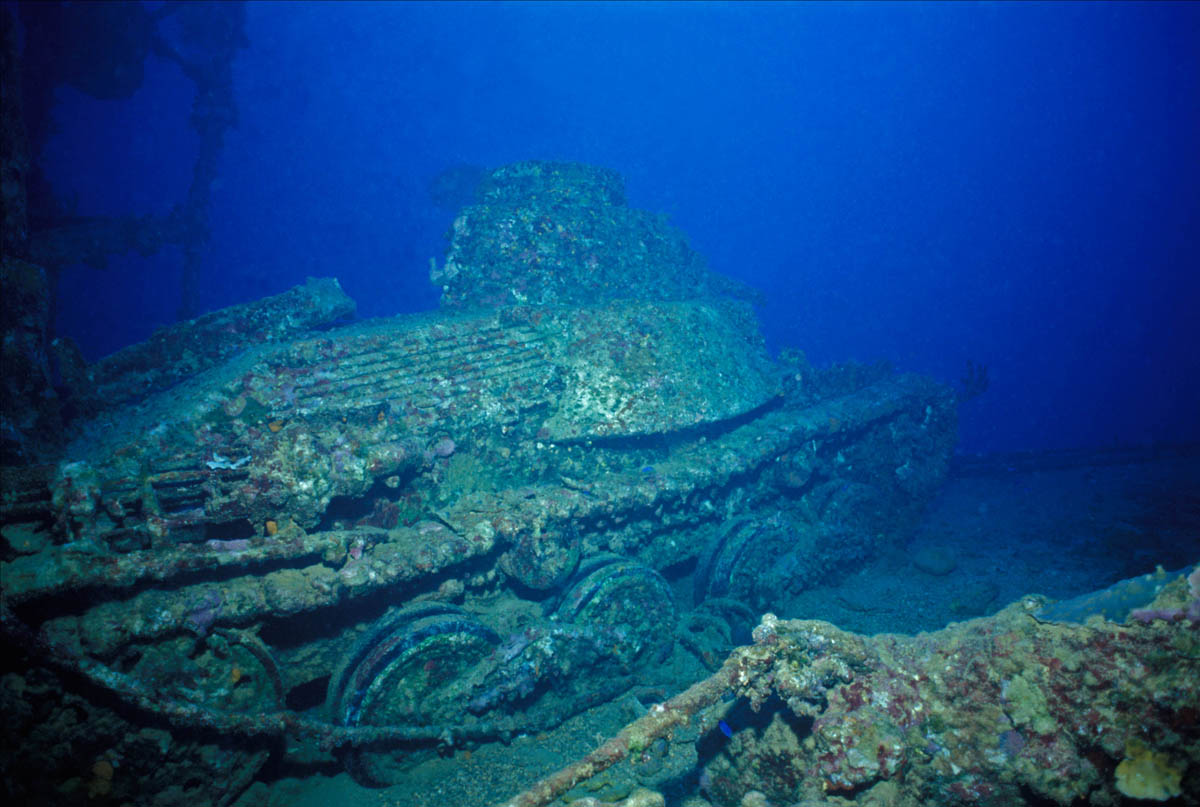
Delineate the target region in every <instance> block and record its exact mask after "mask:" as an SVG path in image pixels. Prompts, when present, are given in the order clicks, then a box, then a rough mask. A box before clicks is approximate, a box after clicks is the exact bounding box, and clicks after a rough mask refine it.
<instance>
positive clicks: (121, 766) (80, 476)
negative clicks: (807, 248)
mask: <svg viewBox="0 0 1200 807" xmlns="http://www.w3.org/2000/svg"><path fill="white" fill-rule="evenodd" d="M432 276H433V280H434V281H435V282H436V283H438V284H439V285H441V287H442V291H443V305H442V307H441V309H440V310H439V311H437V312H430V313H427V314H421V315H414V316H403V317H397V318H394V319H385V320H376V321H367V322H348V323H347V324H339V323H340V322H345V321H346V320H347V317H348V315H349V314H350V313H351V312H352V311H353V303H352V302H351V301H350V300H349V299H348V298H346V297H345V295H344V294H343V293H342V292H341V290H340V288H339V287H338V285H337V283H336V281H333V280H311V281H310V282H309V283H308V284H307V285H305V286H302V287H298V288H296V289H293V290H292V291H289V292H287V293H285V294H283V295H280V296H278V297H274V298H268V299H265V300H262V301H260V302H257V303H251V304H246V305H241V306H235V307H233V308H230V309H225V310H222V311H218V312H213V313H210V314H207V315H204V316H202V317H200V318H199V319H196V320H190V321H186V322H182V323H179V324H178V325H175V326H172V327H170V328H167V329H165V330H163V331H160V332H159V333H157V334H155V335H154V336H153V337H152V338H151V339H150V340H149V341H148V342H147V343H144V344H141V345H136V346H132V347H130V348H127V349H125V350H123V351H121V352H119V353H117V354H114V355H113V356H111V357H108V358H106V359H104V360H102V361H100V362H97V363H96V364H94V365H90V366H89V365H80V366H78V367H77V370H76V371H75V372H74V373H73V374H72V375H71V376H70V379H69V381H70V383H69V385H68V387H67V392H66V393H64V395H65V396H66V400H67V402H68V404H69V406H70V407H71V408H72V410H73V411H76V412H78V413H80V416H79V417H78V418H77V419H76V420H75V421H74V422H73V423H72V426H71V430H70V433H69V439H68V440H67V441H66V442H65V446H64V447H63V449H62V450H61V453H60V454H59V456H58V457H57V459H56V460H55V461H52V462H38V463H25V464H15V465H9V466H6V467H5V468H4V469H3V482H4V501H3V507H2V509H0V521H2V522H3V525H2V526H3V538H4V544H3V552H4V554H3V567H2V572H3V579H4V602H3V624H4V628H5V637H6V640H7V641H8V642H10V643H12V644H14V645H15V646H16V647H17V648H19V649H20V651H21V653H23V654H24V655H23V657H22V661H21V662H20V663H19V664H18V665H17V666H15V667H10V669H11V670H12V672H10V676H15V677H13V678H11V685H10V686H7V687H6V688H5V690H4V691H5V697H6V713H8V714H12V715H15V716H16V718H15V719H14V720H12V721H9V722H8V726H7V727H6V731H8V732H14V734H13V735H12V736H10V738H9V742H7V743H6V745H7V746H8V747H13V748H17V749H18V750H17V751H16V752H15V757H16V759H15V760H14V761H15V762H18V763H19V762H20V761H21V760H25V759H32V758H33V757H36V758H37V760H38V770H39V776H38V777H37V779H36V781H27V782H23V781H20V780H19V779H18V780H16V781H14V782H12V783H10V787H11V788H13V789H14V792H17V793H20V794H22V795H26V796H33V795H39V794H40V795H45V793H44V792H42V791H43V790H45V789H47V788H51V789H54V792H55V793H58V794H60V795H61V793H62V792H63V791H62V786H63V782H68V781H73V782H74V785H73V788H74V789H73V790H72V789H71V788H70V787H68V788H67V792H68V793H69V794H73V795H74V796H77V797H78V798H79V799H80V800H81V801H88V799H89V798H90V801H88V803H92V804H95V803H100V802H98V801H97V799H100V800H109V801H111V802H112V803H121V802H122V801H124V800H127V799H128V798H129V797H130V796H131V794H132V793H133V792H134V791H133V789H134V788H136V791H137V792H139V793H146V792H155V791H159V793H160V795H159V797H160V799H166V800H167V801H170V799H172V798H176V799H178V800H179V801H181V802H183V801H186V802H187V803H189V804H203V803H210V804H222V803H228V802H229V801H230V800H231V799H232V798H233V797H235V796H236V795H237V793H238V792H239V791H240V790H241V788H242V787H244V785H245V783H246V782H248V781H249V780H250V779H251V778H252V777H253V776H254V775H255V772H256V771H257V770H258V768H259V766H260V765H262V763H263V761H264V760H265V759H266V758H267V757H268V755H269V754H270V753H272V752H273V751H275V752H278V750H279V744H278V743H279V739H280V738H281V737H282V736H284V735H288V736H291V737H293V738H306V739H307V740H308V741H309V742H308V743H307V745H306V746H305V748H306V749H307V750H306V752H305V753H311V754H316V755H318V756H319V755H321V754H325V755H326V757H328V756H329V755H330V754H334V755H336V756H337V758H338V759H340V760H341V761H342V762H343V763H344V764H345V765H346V766H347V768H348V769H349V770H350V771H351V772H352V773H353V775H354V776H355V778H357V779H358V780H359V781H360V782H362V783H364V784H367V785H387V784H389V783H392V782H394V781H397V779H398V778H400V777H403V776H404V773H405V770H406V769H407V766H409V765H410V764H411V763H412V760H414V759H419V758H421V755H422V754H427V753H431V752H432V750H436V748H438V747H439V746H441V747H446V746H454V745H455V744H462V743H487V742H492V741H496V740H504V739H506V738H508V737H511V736H513V735H514V734H516V733H522V732H532V731H540V730H544V729H548V728H552V727H554V726H556V725H558V724H560V723H561V722H562V721H563V720H565V719H567V718H568V717H570V716H571V715H572V714H575V713H577V712H579V711H580V710H583V709H585V708H587V707H589V706H591V705H593V704H596V703H601V702H604V701H606V700H608V699H611V698H613V697H616V696H617V695H619V694H621V693H623V692H625V691H627V690H629V688H630V687H631V686H634V685H635V683H636V682H637V681H638V680H639V675H640V671H642V670H643V669H645V667H646V665H654V664H656V663H658V662H660V661H661V660H662V659H664V658H665V657H667V656H668V655H669V654H671V653H672V652H673V651H675V649H676V644H677V642H680V643H682V645H681V647H682V648H683V650H684V651H685V652H692V653H694V654H695V655H696V656H697V657H699V658H702V660H703V661H704V663H705V664H707V665H709V666H710V668H715V667H716V666H718V665H719V663H720V657H721V656H722V655H723V654H724V652H725V651H726V649H727V646H726V645H714V646H709V645H706V644H705V641H706V640H705V639H703V638H702V637H704V636H706V635H707V634H706V632H705V629H706V626H709V627H711V626H713V625H716V626H717V627H716V633H717V634H719V635H722V636H724V637H725V639H726V640H729V639H731V638H732V637H733V636H735V635H736V634H737V633H738V632H739V631H742V632H748V630H749V628H750V627H751V626H752V625H753V623H754V622H755V621H756V620H755V618H754V614H755V613H757V612H758V611H759V610H760V609H761V608H763V607H764V606H766V605H769V603H770V602H771V601H772V598H773V597H775V596H777V594H778V593H779V592H781V591H786V590H789V589H792V590H797V589H800V588H803V587H805V586H807V585H810V584H812V582H813V581H815V580H817V579H819V578H820V576H821V575H823V574H825V573H827V572H828V571H829V570H831V569H833V568H835V567H837V566H839V565H846V564H853V563H854V562H856V561H857V560H859V559H861V558H863V557H865V556H867V555H869V554H870V553H871V552H872V551H873V550H874V549H875V548H877V547H879V546H880V545H881V544H884V543H886V542H891V541H896V540H897V539H899V538H900V536H902V535H903V534H905V532H906V531H907V530H908V529H909V528H910V527H911V525H912V524H913V523H914V521H915V519H916V518H917V517H918V515H919V513H920V511H921V508H922V506H923V503H924V502H925V501H926V500H927V499H928V497H929V496H930V495H932V493H933V492H934V491H936V490H937V488H938V486H939V484H940V482H941V480H942V479H943V476H944V474H945V472H946V468H947V462H948V459H949V456H950V454H951V451H952V448H953V445H954V440H955V422H956V421H955V397H954V395H953V393H952V392H951V391H950V390H949V389H948V388H946V387H944V386H942V385H940V384H938V383H935V382H933V381H931V380H929V379H926V378H922V377H918V376H911V375H897V374H894V373H893V372H891V370H890V369H889V368H887V367H881V366H872V367H867V366H858V365H847V366H842V367H835V368H832V369H828V370H814V369H813V368H812V367H810V366H809V365H808V364H807V363H806V362H805V361H804V360H803V357H802V356H801V355H799V354H794V355H788V356H785V357H784V358H782V359H778V360H777V359H773V358H772V357H770V356H769V355H768V354H767V352H766V351H765V349H764V347H763V344H762V341H761V338H760V337H759V334H758V330H757V324H756V320H755V316H754V312H753V308H752V301H753V299H754V292H753V291H752V290H749V289H746V288H744V287H742V286H740V285H739V284H737V283H735V282H733V281H731V280H729V279H726V278H723V277H721V276H719V275H716V274H714V273H712V272H711V271H709V270H708V269H707V268H706V267H705V265H704V262H703V260H702V259H701V258H700V257H699V256H698V255H697V254H696V253H695V252H693V251H692V250H691V249H690V247H689V246H688V245H687V241H686V239H685V238H684V236H683V235H682V234H681V233H679V232H678V231H677V230H675V229H674V228H672V227H671V226H669V225H668V224H667V222H666V221H665V220H664V219H663V218H662V217H659V216H655V215H652V214H649V213H646V212H643V211H639V210H634V209H631V208H629V207H628V206H627V205H626V204H625V200H624V193H623V188H622V183H621V181H620V178H619V177H618V176H616V175H615V174H613V173H611V172H608V171H604V170H601V169H596V168H591V167H587V166H581V165H575V164H564V163H521V164H517V165H512V166H507V167H504V168H501V169H499V170H496V171H494V172H492V173H491V174H489V175H488V176H487V177H486V178H485V180H484V181H483V183H482V184H481V186H480V188H479V191H478V199H477V203H476V204H474V205H471V206H468V207H467V208H465V209H464V210H463V211H462V213H461V215H460V216H459V217H458V218H457V219H456V221H455V223H454V227H453V228H452V232H451V241H450V246H449V250H448V253H447V258H446V260H445V262H444V263H443V264H441V265H438V266H435V267H434V270H433V272H432ZM47 710H48V711H49V713H52V714H54V715H57V718H56V719H52V720H47V719H46V714H47ZM17 737H20V738H22V739H21V740H20V741H17V739H16V738H17ZM289 747H290V746H289ZM65 749H70V750H69V751H67V750H65ZM81 754H82V755H83V757H85V759H84V761H83V762H81V761H80V757H81ZM89 766H90V767H89ZM81 767H82V769H81ZM10 770H13V771H17V770H20V766H19V765H13V766H11V768H10ZM114 771H119V773H117V774H114ZM22 788H24V790H22ZM498 795H499V794H498ZM39 797H40V796H39Z"/></svg>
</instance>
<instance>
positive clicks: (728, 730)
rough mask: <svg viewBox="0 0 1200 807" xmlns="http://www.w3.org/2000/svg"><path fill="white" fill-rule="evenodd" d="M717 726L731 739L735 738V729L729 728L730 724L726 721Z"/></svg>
mask: <svg viewBox="0 0 1200 807" xmlns="http://www.w3.org/2000/svg"><path fill="white" fill-rule="evenodd" d="M717 726H718V727H720V729H721V733H722V734H724V735H725V736H726V737H729V738H730V739H732V738H733V729H731V728H729V724H728V723H726V722H725V721H724V720H721V721H718V722H717Z"/></svg>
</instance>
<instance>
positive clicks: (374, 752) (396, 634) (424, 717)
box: [326, 604, 500, 787]
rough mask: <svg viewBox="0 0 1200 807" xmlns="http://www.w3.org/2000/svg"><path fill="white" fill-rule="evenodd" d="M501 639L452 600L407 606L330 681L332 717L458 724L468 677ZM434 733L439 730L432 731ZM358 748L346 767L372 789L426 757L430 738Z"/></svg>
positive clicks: (351, 722) (463, 715)
mask: <svg viewBox="0 0 1200 807" xmlns="http://www.w3.org/2000/svg"><path fill="white" fill-rule="evenodd" d="M499 644H500V639H499V637H498V636H497V635H496V633H495V632H494V631H492V629H491V628H489V627H487V626H486V625H483V624H481V623H480V622H477V621H476V620H475V619H473V618H472V617H470V616H468V615H467V614H466V612H464V611H463V610H461V609H459V608H456V607H454V606H449V605H442V604H436V605H427V606H418V607H414V608H406V609H402V610H400V611H397V612H395V613H394V614H393V615H391V616H390V617H387V618H386V619H384V620H382V621H381V622H380V624H379V625H378V626H377V627H375V628H374V629H373V630H372V631H371V632H370V633H368V634H367V635H366V636H365V637H364V638H363V639H362V640H361V641H360V642H359V643H358V645H357V646H356V647H355V649H354V650H353V651H352V652H351V653H350V654H349V655H348V656H347V657H346V659H345V661H344V662H343V664H342V665H341V667H340V668H339V669H338V670H337V671H336V672H335V673H334V675H333V676H332V677H331V678H330V681H329V693H328V698H327V701H326V705H327V708H328V709H329V712H330V719H331V720H333V721H334V722H336V723H339V724H341V725H344V726H352V727H367V726H411V727H413V728H421V727H436V726H447V727H452V726H458V725H462V724H463V723H464V721H465V722H470V721H472V720H475V719H476V718H474V717H473V716H471V715H470V714H468V712H467V711H466V708H467V702H468V701H469V697H467V696H466V694H465V693H466V692H467V691H468V690H469V688H470V684H469V679H471V677H472V672H474V671H475V670H476V668H477V667H478V666H479V664H480V663H481V662H483V661H485V660H487V659H489V658H491V657H492V656H493V654H494V652H495V650H496V648H497V647H498V646H499ZM431 733H433V734H435V735H436V729H435V728H434V729H431ZM433 739H434V737H431V738H430V739H429V740H425V741H416V742H412V743H389V744H387V745H386V746H384V745H380V746H369V745H368V746H360V747H358V748H352V749H349V750H348V751H346V752H345V755H344V757H343V761H344V763H345V765H346V769H347V770H348V771H349V772H350V775H351V776H353V777H354V779H355V780H356V781H358V782H359V783H360V784H362V785H364V786H367V787H388V786H390V785H393V784H395V783H396V782H397V781H399V779H400V777H401V776H402V775H403V774H404V772H405V771H406V770H407V769H408V768H410V767H411V766H412V765H413V764H414V763H415V762H417V761H419V760H420V759H422V758H424V757H425V756H426V755H427V753H422V751H423V750H424V751H426V752H427V751H428V748H429V746H430V741H431V740H433Z"/></svg>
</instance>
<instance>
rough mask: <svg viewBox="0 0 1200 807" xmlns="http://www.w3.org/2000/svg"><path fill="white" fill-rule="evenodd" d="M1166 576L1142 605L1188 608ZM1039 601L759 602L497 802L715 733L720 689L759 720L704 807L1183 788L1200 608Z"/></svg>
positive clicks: (1108, 799)
mask: <svg viewBox="0 0 1200 807" xmlns="http://www.w3.org/2000/svg"><path fill="white" fill-rule="evenodd" d="M1197 568H1200V567H1197ZM1163 576H1164V577H1170V580H1169V582H1167V583H1166V584H1165V585H1164V586H1163V587H1162V589H1161V591H1160V593H1159V595H1158V597H1157V598H1155V600H1154V606H1153V608H1154V612H1155V613H1162V614H1168V615H1169V614H1173V613H1175V612H1184V611H1189V610H1190V609H1192V608H1193V607H1194V604H1195V603H1196V601H1197V596H1198V594H1197V591H1196V590H1195V587H1194V586H1193V587H1191V588H1190V589H1189V587H1188V584H1187V582H1185V580H1184V576H1183V575H1173V576H1167V575H1163ZM1192 576H1193V578H1194V577H1195V576H1196V573H1194V572H1193V575H1192ZM1044 605H1045V602H1044V600H1043V599H1042V598H1040V597H1027V598H1025V599H1023V600H1021V601H1020V602H1017V603H1013V604H1012V605H1010V606H1008V607H1007V608H1005V609H1004V610H1002V611H1000V612H999V613H997V614H995V615H994V616H990V617H986V618H981V619H975V620H972V621H970V622H964V623H960V624H955V625H951V626H950V627H947V628H945V629H943V630H940V631H936V632H933V633H926V634H920V635H917V636H897V635H888V634H881V635H877V636H861V635H857V634H852V633H848V632H846V631H843V630H840V629H838V628H837V627H835V626H833V625H831V624H829V623H827V622H818V621H809V620H779V619H777V618H776V617H775V616H774V615H773V614H766V615H764V616H763V619H762V622H761V623H760V624H759V626H758V627H757V628H755V630H754V643H753V644H752V645H750V646H747V647H741V648H738V649H737V650H735V651H734V652H733V653H732V654H730V656H729V658H728V659H726V661H725V662H724V664H723V665H722V666H721V668H720V670H718V671H717V672H716V673H715V674H714V675H712V676H711V677H710V678H707V679H705V680H704V681H701V682H699V683H697V684H694V685H693V686H692V687H690V688H689V689H688V690H687V691H685V692H683V693H681V694H680V695H677V696H675V697H674V698H671V699H669V700H667V701H665V702H663V703H661V704H657V705H655V706H652V707H651V708H650V709H649V710H648V711H647V713H646V714H645V715H644V716H643V717H641V718H639V719H638V720H636V721H635V722H633V723H631V724H629V725H628V726H626V727H625V728H624V729H623V730H622V731H621V732H620V733H619V734H618V735H616V736H615V737H613V738H611V739H610V740H608V741H607V742H605V743H604V744H603V745H601V746H600V747H599V748H597V749H596V750H595V751H593V752H592V753H591V754H589V755H587V756H586V757H585V758H584V759H581V760H579V761H578V762H576V763H574V764H572V765H570V766H569V767H567V768H564V769H562V770H561V771H559V772H557V773H555V774H554V775H552V776H550V777H548V778H547V779H544V780H542V781H541V782H539V783H537V784H536V785H535V786H533V787H531V788H530V789H528V790H526V791H525V792H524V793H521V794H519V795H518V796H516V797H514V798H512V799H510V800H509V801H507V802H504V807H540V806H541V805H546V804H550V803H551V802H553V801H554V800H555V799H557V798H558V797H559V796H560V795H562V794H563V793H566V792H567V791H568V790H570V789H571V788H572V787H574V786H576V785H578V784H579V783H580V782H583V781H585V780H587V779H588V778H590V777H593V776H596V775H597V774H599V773H600V772H601V771H604V770H605V769H607V768H609V767H610V766H612V765H614V764H616V763H618V762H621V761H622V760H627V759H632V760H636V759H637V758H638V757H639V755H641V754H642V753H643V752H645V751H646V749H647V748H649V747H650V745H651V743H652V742H654V741H655V740H658V739H660V738H663V737H668V736H669V735H671V734H672V733H673V732H675V731H677V730H680V729H681V728H684V727H689V726H691V727H692V728H693V729H694V730H695V731H696V732H698V733H700V734H704V733H710V734H711V733H714V732H716V731H718V721H719V720H720V719H721V716H722V715H723V714H725V713H726V712H727V711H728V709H729V708H730V707H729V704H728V703H725V702H723V699H724V698H725V697H726V696H727V695H728V694H729V693H733V694H734V695H736V696H737V697H738V698H739V699H744V701H745V702H746V703H748V705H749V707H750V708H751V709H752V710H753V712H755V713H757V714H759V715H761V717H762V719H761V720H760V721H759V722H758V724H756V725H754V726H749V727H746V728H744V729H743V730H740V731H738V732H736V733H733V732H730V741H729V744H728V746H727V748H726V750H725V751H723V752H722V753H720V754H717V755H715V756H714V757H713V758H712V759H711V760H710V761H709V762H708V763H707V765H706V766H705V768H704V771H703V773H702V774H701V780H702V781H703V782H704V783H705V785H704V789H705V792H706V795H707V797H708V799H710V800H711V802H713V803H715V804H721V805H739V804H746V803H747V802H745V801H743V799H744V798H745V797H746V796H747V794H750V793H757V794H759V798H760V799H761V801H759V803H769V804H777V805H790V804H797V803H800V804H824V803H830V802H827V801H826V800H827V799H829V798H831V797H840V799H846V800H847V801H842V800H840V799H839V801H837V803H839V804H842V803H847V804H848V803H859V804H894V805H920V804H946V805H950V804H963V805H966V804H972V805H1010V804H1021V803H1028V802H1029V801H1030V800H1035V799H1036V800H1043V801H1044V802H1045V803H1050V804H1061V805H1067V804H1077V803H1081V802H1084V801H1086V802H1087V803H1090V804H1116V803H1119V802H1120V797H1121V795H1125V796H1130V797H1132V798H1137V799H1146V800H1152V801H1166V800H1167V799H1170V798H1173V797H1182V798H1184V799H1185V800H1186V802H1185V803H1195V802H1196V801H1197V800H1198V799H1200V777H1197V776H1196V775H1195V772H1196V770H1197V766H1200V721H1198V720H1197V715H1200V688H1197V687H1196V685H1195V682H1196V680H1197V675H1198V674H1200V621H1197V620H1194V619H1191V618H1186V619H1176V618H1174V617H1173V616H1164V617H1162V618H1158V619H1153V620H1148V619H1140V618H1136V617H1134V618H1131V619H1129V620H1128V621H1125V622H1113V621H1110V620H1107V619H1105V618H1103V617H1102V616H1101V615H1099V614H1098V613H1097V614H1093V615H1092V616H1091V618H1089V619H1088V620H1087V621H1086V622H1085V623H1083V624H1077V623H1069V622H1058V621H1046V620H1044V619H1042V618H1040V616H1039V611H1040V609H1042V607H1043V606H1044ZM1188 772H1190V773H1191V776H1190V777H1188V776H1185V773H1188ZM850 800H853V801H852V802H851V801H850Z"/></svg>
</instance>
